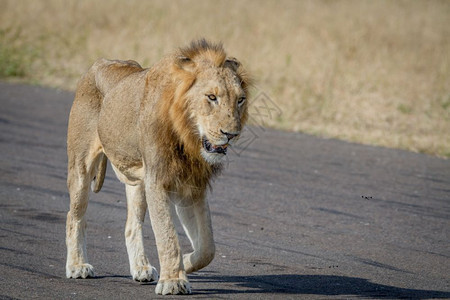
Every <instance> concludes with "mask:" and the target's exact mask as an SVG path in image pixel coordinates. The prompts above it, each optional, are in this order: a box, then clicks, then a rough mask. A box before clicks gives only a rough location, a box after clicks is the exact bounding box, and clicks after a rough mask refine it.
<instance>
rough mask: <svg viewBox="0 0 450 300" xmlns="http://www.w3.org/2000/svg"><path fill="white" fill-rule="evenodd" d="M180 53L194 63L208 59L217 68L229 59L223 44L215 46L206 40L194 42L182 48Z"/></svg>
mask: <svg viewBox="0 0 450 300" xmlns="http://www.w3.org/2000/svg"><path fill="white" fill-rule="evenodd" d="M179 53H180V55H181V56H182V57H184V58H187V59H189V60H192V61H196V60H198V59H202V58H203V59H207V60H209V61H211V62H212V63H213V64H214V65H215V66H216V67H219V66H221V65H222V64H223V63H224V61H225V58H226V57H227V54H226V53H225V50H224V49H223V46H222V43H217V44H215V43H212V42H209V41H207V40H206V39H204V38H203V39H199V40H196V41H192V42H191V44H190V45H189V46H187V47H183V48H180V49H179Z"/></svg>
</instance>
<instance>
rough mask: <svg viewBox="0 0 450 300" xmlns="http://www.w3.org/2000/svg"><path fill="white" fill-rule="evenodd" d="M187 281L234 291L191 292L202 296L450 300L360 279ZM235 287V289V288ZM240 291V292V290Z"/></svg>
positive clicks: (446, 294)
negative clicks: (222, 285)
mask: <svg viewBox="0 0 450 300" xmlns="http://www.w3.org/2000/svg"><path fill="white" fill-rule="evenodd" d="M190 281H191V282H192V283H193V285H195V282H198V283H201V282H204V283H207V282H214V283H230V284H233V285H234V286H236V287H237V288H236V289H233V288H231V289H198V288H197V289H195V290H194V293H196V294H200V295H201V294H203V295H214V294H241V293H263V294H264V293H270V294H285V295H288V294H292V295H300V294H303V295H322V296H340V295H341V296H344V295H345V296H356V297H363V298H375V299H379V298H389V299H430V298H450V292H442V291H433V290H416V289H405V288H399V287H394V286H388V285H382V284H377V283H373V282H370V281H368V280H367V279H363V278H354V277H345V276H330V275H291V274H286V275H253V276H219V275H212V274H208V275H206V276H205V275H202V274H199V275H193V276H190ZM238 287H239V288H238ZM242 288H244V289H242Z"/></svg>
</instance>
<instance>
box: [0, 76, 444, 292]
mask: <svg viewBox="0 0 450 300" xmlns="http://www.w3.org/2000/svg"><path fill="white" fill-rule="evenodd" d="M72 99H73V94H72V93H68V92H63V91H58V90H52V89H46V88H41V87H36V86H27V85H17V84H10V83H4V82H3V83H2V82H0V103H1V110H0V126H1V130H0V142H1V143H0V145H1V148H0V150H1V161H0V170H1V173H0V207H1V210H0V214H1V217H0V234H1V239H0V274H1V275H0V298H2V299H31V298H36V299H143V298H144V297H145V298H147V299H148V298H151V299H153V298H158V297H157V296H156V295H155V294H154V289H155V283H149V284H140V283H138V282H134V281H133V280H132V279H131V277H130V274H129V267H128V258H127V254H126V248H125V240H124V225H125V218H126V202H125V193H124V192H125V191H124V186H123V185H122V184H121V183H120V182H119V181H118V180H117V179H116V178H115V176H114V175H113V173H112V170H111V167H110V166H109V167H108V171H107V177H106V180H105V184H104V186H103V189H102V191H101V192H100V193H99V194H92V195H91V200H90V203H89V208H88V238H87V242H88V255H89V260H90V263H92V264H93V266H94V268H95V271H96V276H97V277H96V278H94V279H85V280H81V279H79V280H73V279H72V280H69V279H66V278H65V270H64V265H65V242H64V237H65V217H66V213H67V211H68V207H69V198H68V193H67V189H66V174H67V172H66V163H67V157H66V144H65V143H66V126H67V118H68V113H69V109H70V106H71V101H72ZM242 141H243V142H242V143H241V145H240V146H239V147H236V148H235V150H234V151H232V153H230V157H229V161H228V162H227V168H226V171H225V172H224V174H223V175H222V176H221V177H219V178H218V179H217V180H215V182H214V183H213V190H212V192H210V193H209V195H208V198H209V201H210V206H211V210H212V221H213V227H214V236H215V240H216V244H217V251H216V257H215V259H214V261H213V262H212V263H211V265H209V266H208V267H207V268H205V269H204V270H202V271H200V272H197V273H195V274H192V275H190V276H189V278H190V281H191V284H192V288H193V295H192V296H189V298H193V299H197V298H206V299H211V298H213V299H228V298H237V299H273V298H278V299H289V298H291V299H298V298H299V299H348V298H364V299H380V298H389V299H428V298H450V284H449V283H450V272H449V269H450V268H449V267H450V259H449V257H450V247H449V246H450V245H449V232H450V221H449V220H450V161H449V160H443V159H439V158H435V157H431V156H427V155H423V154H415V153H410V152H406V151H400V150H391V149H386V148H379V147H370V146H363V145H357V144H352V143H346V142H342V141H337V140H333V139H321V138H317V137H312V136H308V135H304V134H297V133H284V132H279V131H274V130H268V129H263V128H259V127H252V128H250V130H247V132H246V134H245V136H244V137H243V139H242ZM147 218H148V217H147ZM144 235H145V246H146V250H147V253H148V255H149V258H150V260H151V262H152V264H154V265H155V266H156V267H157V268H158V269H159V263H158V259H157V255H156V249H155V241H154V237H153V233H152V231H151V227H150V225H149V222H148V219H147V220H146V227H145V229H144ZM180 239H181V243H182V247H183V248H184V249H186V250H188V249H189V242H188V240H187V238H186V236H185V235H183V234H182V233H181V234H180ZM165 298H167V297H165ZM183 298H185V297H183Z"/></svg>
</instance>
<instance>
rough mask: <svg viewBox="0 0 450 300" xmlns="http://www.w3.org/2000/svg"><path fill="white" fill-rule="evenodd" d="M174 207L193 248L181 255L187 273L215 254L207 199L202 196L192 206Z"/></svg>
mask: <svg viewBox="0 0 450 300" xmlns="http://www.w3.org/2000/svg"><path fill="white" fill-rule="evenodd" d="M176 208H177V214H178V216H179V218H180V221H181V224H182V225H183V228H184V230H185V232H186V234H187V236H188V237H189V240H190V241H191V244H192V248H193V249H194V251H193V252H191V253H188V254H185V255H184V256H183V263H184V268H185V270H186V272H187V273H191V272H195V271H197V270H200V269H202V268H204V267H206V266H207V265H209V263H210V262H211V261H212V260H213V258H214V254H215V245H214V239H213V232H212V226H211V216H210V212H209V205H208V202H207V200H206V199H205V198H202V199H199V200H198V201H196V202H195V203H194V204H193V205H192V206H189V207H181V206H177V207H176Z"/></svg>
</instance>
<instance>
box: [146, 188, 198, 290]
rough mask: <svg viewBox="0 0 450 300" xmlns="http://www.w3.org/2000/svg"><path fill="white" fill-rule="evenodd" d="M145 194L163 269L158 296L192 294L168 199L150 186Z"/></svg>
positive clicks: (165, 193) (166, 195) (157, 189)
mask: <svg viewBox="0 0 450 300" xmlns="http://www.w3.org/2000/svg"><path fill="white" fill-rule="evenodd" d="M145 194H146V195H145V196H146V199H147V203H148V208H149V212H150V219H151V223H152V228H153V232H154V234H155V240H156V247H157V249H158V256H159V264H160V266H161V270H160V278H159V281H158V284H157V285H156V289H155V292H156V294H162V295H168V294H190V293H191V286H190V284H189V281H188V278H187V276H186V272H185V270H184V266H183V260H182V257H181V249H180V245H179V242H178V235H177V232H176V230H175V226H174V223H173V217H172V213H171V203H170V199H169V196H168V194H167V192H166V191H164V189H163V188H162V187H161V186H158V185H157V184H148V182H147V184H146V188H145Z"/></svg>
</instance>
